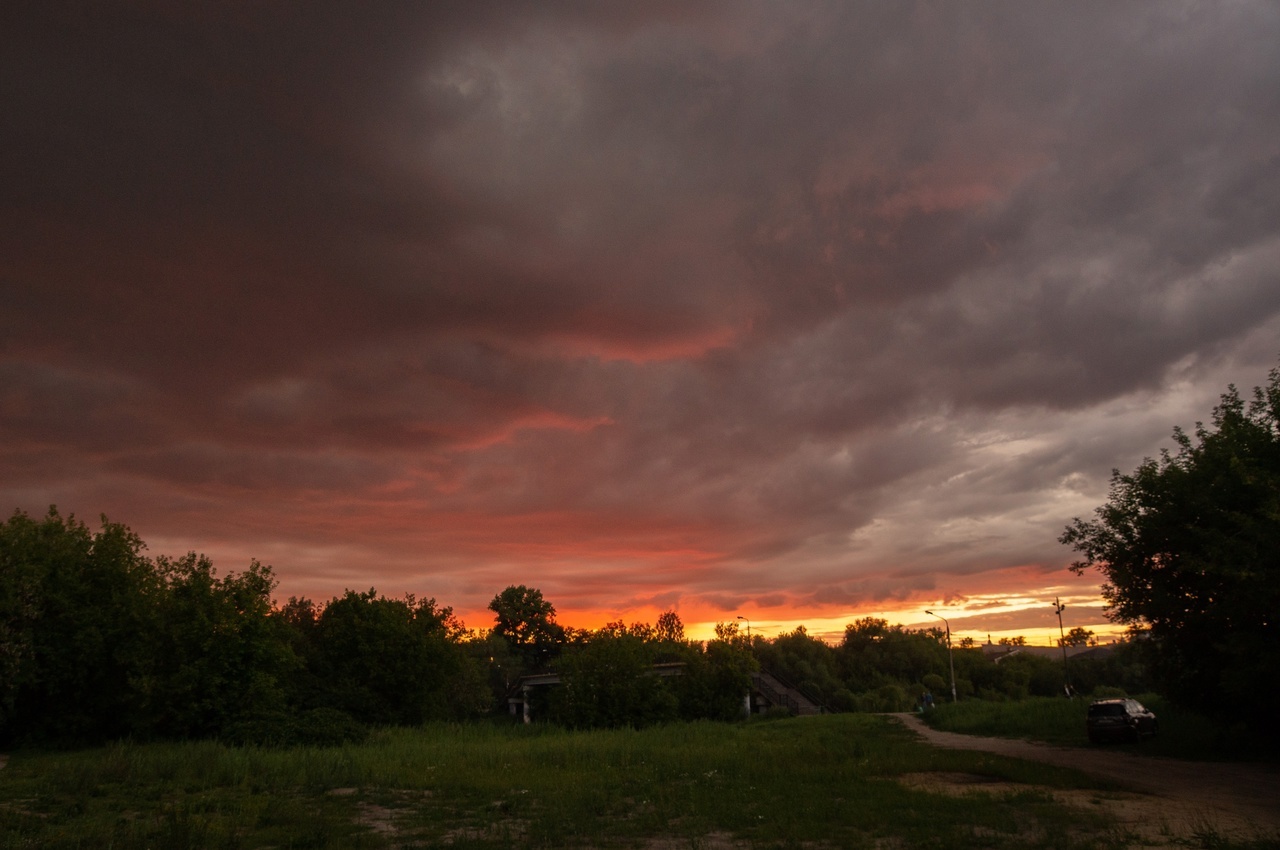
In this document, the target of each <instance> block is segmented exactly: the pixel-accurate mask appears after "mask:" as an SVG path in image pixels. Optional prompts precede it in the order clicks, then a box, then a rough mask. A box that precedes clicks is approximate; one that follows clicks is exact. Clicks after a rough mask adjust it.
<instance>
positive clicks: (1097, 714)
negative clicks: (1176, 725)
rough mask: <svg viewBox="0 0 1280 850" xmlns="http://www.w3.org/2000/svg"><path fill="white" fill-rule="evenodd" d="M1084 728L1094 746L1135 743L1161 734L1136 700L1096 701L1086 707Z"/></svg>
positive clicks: (1148, 714) (1151, 714) (1154, 721)
mask: <svg viewBox="0 0 1280 850" xmlns="http://www.w3.org/2000/svg"><path fill="white" fill-rule="evenodd" d="M1084 725H1085V731H1086V732H1088V733H1089V740H1090V741H1092V742H1093V743H1095V744H1100V743H1102V742H1103V741H1137V740H1141V739H1142V738H1146V737H1150V736H1152V735H1154V734H1156V733H1157V732H1159V731H1160V721H1158V720H1157V719H1156V716H1155V714H1153V713H1152V712H1151V711H1149V710H1148V709H1147V707H1146V706H1144V705H1143V704H1142V703H1140V702H1138V701H1137V700H1136V699H1096V700H1094V701H1093V702H1091V703H1090V704H1089V715H1088V717H1087V718H1086V719H1085V722H1084Z"/></svg>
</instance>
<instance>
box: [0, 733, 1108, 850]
mask: <svg viewBox="0 0 1280 850" xmlns="http://www.w3.org/2000/svg"><path fill="white" fill-rule="evenodd" d="M933 772H950V773H960V774H967V775H974V776H978V777H989V778H991V779H993V780H994V779H999V780H1007V781H1010V782H1013V783H1019V784H1021V783H1025V784H1026V786H1027V787H1026V790H1025V791H1021V792H1015V793H1012V794H1004V795H981V794H979V795H977V796H964V797H956V796H948V795H941V794H934V793H929V792H926V791H924V790H919V789H916V788H913V787H910V786H908V785H904V784H900V783H899V782H897V781H895V779H896V778H897V777H903V776H910V775H918V774H921V773H933ZM1033 784H1034V786H1035V787H1034V788H1033V787H1031V785H1033ZM1096 784H1097V783H1096V780H1089V779H1086V778H1084V777H1082V776H1080V775H1077V774H1074V773H1071V772H1069V771H1062V770H1056V769H1054V768H1049V767H1045V766H1042V765H1033V764H1029V763H1024V762H1018V761H1013V760H1008V759H1002V758H999V757H996V756H991V755H987V754H981V753H971V752H959V751H946V750H936V749H932V748H930V747H928V746H926V745H924V744H921V743H918V742H917V741H916V740H915V739H914V738H913V737H912V736H911V735H910V734H909V733H907V732H906V731H905V730H904V729H903V728H902V727H901V726H900V725H899V724H897V723H896V722H895V721H893V720H891V719H889V718H885V717H879V716H869V715H835V716H826V717H818V718H801V719H794V720H780V721H770V722H753V723H747V724H715V723H693V724H676V725H671V726H666V727H661V728H655V729H648V730H642V731H629V730H622V731H608V732H604V731H602V732H565V731H561V730H557V729H553V728H548V727H537V726H535V727H531V728H525V727H514V726H496V725H483V724H478V725H465V726H453V725H437V726H428V727H426V728H423V729H415V730H408V729H391V730H383V731H380V732H377V733H375V735H374V736H373V737H372V738H371V739H370V740H369V741H368V742H366V743H364V744H361V745H358V746H356V745H351V746H346V747H338V748H333V749H306V748H301V749H289V750H267V749H254V748H247V749H243V748H231V747H226V746H223V745H220V744H217V743H212V742H202V743H187V744H147V745H131V744H118V745H114V746H110V747H106V748H101V749H92V750H84V751H77V752H68V753H24V752H19V753H15V754H13V755H12V756H11V758H10V761H9V765H8V767H7V768H5V769H4V770H3V771H0V847H2V848H18V847H23V848H26V847H30V848H113V850H114V849H118V850H124V848H148V847H150V848H268V847H275V848H389V847H454V848H507V847H512V846H518V847H556V848H559V847H583V848H586V847H620V848H621V847H640V848H652V850H659V848H685V847H687V848H730V847H732V848H743V847H751V848H757V847H758V848H801V847H803V848H838V847H839V848H843V847H854V848H856V847H868V848H879V847H938V848H943V847H945V848H965V847H974V848H977V847H984V848H1005V847H1008V848H1022V847H1046V848H1049V847H1052V848H1092V847H1099V846H1124V844H1125V841H1124V836H1121V835H1118V834H1116V833H1115V830H1114V826H1113V824H1112V823H1111V822H1110V821H1109V820H1108V819H1107V817H1106V816H1105V815H1104V814H1103V813H1102V812H1101V811H1100V810H1099V811H1090V810H1087V809H1084V808H1076V807H1067V806H1064V805H1061V804H1059V803H1057V802H1055V801H1054V799H1053V797H1052V796H1051V794H1049V793H1048V791H1047V790H1046V789H1048V788H1096Z"/></svg>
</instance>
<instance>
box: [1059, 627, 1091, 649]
mask: <svg viewBox="0 0 1280 850" xmlns="http://www.w3.org/2000/svg"><path fill="white" fill-rule="evenodd" d="M1092 637H1093V632H1092V631H1091V630H1090V629H1086V628H1085V627H1084V626H1076V627H1075V628H1073V629H1072V630H1071V631H1069V632H1067V633H1066V635H1064V636H1063V637H1061V638H1059V639H1058V643H1059V644H1061V645H1062V646H1088V645H1089V641H1090V639H1091V638H1092Z"/></svg>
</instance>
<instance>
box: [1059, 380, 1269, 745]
mask: <svg viewBox="0 0 1280 850" xmlns="http://www.w3.org/2000/svg"><path fill="white" fill-rule="evenodd" d="M1173 438H1174V441H1175V442H1176V444H1177V449H1176V450H1174V451H1172V452H1170V451H1164V452H1162V453H1161V456H1160V459H1159V460H1152V459H1150V458H1148V459H1146V460H1144V461H1143V462H1142V463H1141V464H1140V465H1139V466H1138V468H1137V469H1136V470H1134V471H1133V472H1132V473H1129V474H1127V475H1124V474H1121V473H1120V472H1119V471H1118V470H1117V471H1115V472H1114V473H1113V474H1112V479H1111V492H1110V495H1109V498H1108V499H1107V502H1106V504H1104V505H1102V506H1101V507H1099V508H1098V509H1097V511H1096V512H1095V513H1096V517H1095V518H1094V519H1092V520H1089V521H1085V520H1081V519H1079V518H1077V519H1076V520H1075V521H1074V522H1072V523H1071V525H1069V526H1067V528H1066V531H1065V532H1064V533H1063V535H1062V537H1061V538H1060V539H1061V541H1062V542H1063V543H1065V544H1066V545H1068V546H1071V547H1072V548H1074V549H1075V550H1076V551H1077V552H1079V553H1080V554H1081V556H1082V557H1081V559H1080V560H1079V561H1077V562H1076V563H1075V564H1074V565H1073V569H1074V570H1075V571H1076V572H1077V573H1079V572H1083V571H1084V570H1086V569H1089V568H1096V569H1098V570H1099V571H1100V572H1101V573H1102V574H1103V576H1104V578H1105V583H1104V584H1103V587H1102V592H1103V596H1104V597H1105V598H1106V600H1107V603H1108V605H1109V614H1110V616H1111V618H1112V619H1113V620H1114V621H1116V622H1120V623H1128V624H1131V625H1136V626H1145V627H1147V628H1148V629H1149V634H1150V639H1149V640H1148V641H1147V646H1148V650H1149V653H1150V656H1151V660H1152V664H1153V672H1154V674H1155V676H1156V678H1157V680H1158V681H1159V682H1160V684H1161V685H1162V686H1163V687H1164V689H1165V690H1166V691H1167V693H1168V695H1169V696H1170V697H1171V698H1174V699H1177V700H1179V701H1181V702H1182V703H1183V704H1185V705H1189V706H1191V707H1194V708H1199V709H1201V710H1204V711H1206V712H1208V713H1213V714H1218V715H1223V714H1226V713H1229V714H1231V715H1234V716H1236V717H1242V718H1245V719H1246V720H1249V721H1252V722H1253V723H1255V724H1257V725H1258V726H1259V727H1263V726H1264V725H1265V724H1266V722H1267V717H1266V715H1269V714H1270V712H1271V706H1270V705H1267V704H1266V702H1265V701H1264V700H1260V699H1258V698H1257V697H1256V694H1258V693H1261V692H1268V693H1269V692H1271V691H1272V690H1274V688H1275V683H1276V682H1277V681H1280V628H1278V627H1277V624H1278V619H1277V618H1278V617H1280V370H1277V369H1273V370H1272V371H1271V373H1270V380H1269V381H1268V383H1267V385H1266V386H1265V387H1258V388H1255V389H1254V392H1253V398H1252V400H1251V401H1249V402H1248V403H1246V402H1245V401H1244V400H1243V399H1241V397H1240V395H1239V393H1238V392H1237V391H1236V388H1235V387H1234V386H1233V387H1229V388H1228V390H1227V392H1226V393H1225V394H1224V395H1223V396H1222V397H1221V402H1220V403H1219V404H1218V406H1217V407H1215V408H1214V411H1213V420H1212V424H1211V425H1210V426H1208V427H1206V426H1205V425H1203V424H1201V423H1197V424H1196V428H1195V433H1194V436H1193V435H1189V434H1186V433H1185V432H1183V431H1182V430H1181V429H1174V434H1173Z"/></svg>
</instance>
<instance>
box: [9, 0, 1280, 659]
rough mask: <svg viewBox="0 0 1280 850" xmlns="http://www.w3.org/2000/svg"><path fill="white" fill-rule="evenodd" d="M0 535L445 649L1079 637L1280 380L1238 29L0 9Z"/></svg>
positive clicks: (1111, 21) (906, 15)
mask: <svg viewBox="0 0 1280 850" xmlns="http://www.w3.org/2000/svg"><path fill="white" fill-rule="evenodd" d="M0 41H2V42H3V43H2V44H0V103H3V104H4V108H3V109H2V110H0V153H2V154H3V155H2V156H0V186H2V187H3V188H2V189H0V511H3V512H4V514H5V515H8V514H9V513H11V512H12V511H14V510H22V511H25V512H27V513H29V514H31V515H33V516H40V515H42V514H43V513H44V512H45V511H46V510H48V507H49V505H51V504H56V505H57V506H58V508H59V510H60V511H62V513H63V514H69V513H74V514H75V515H76V516H78V517H80V518H82V519H85V520H86V521H89V522H90V523H91V524H95V525H96V522H97V517H99V515H101V514H105V515H107V516H108V517H109V518H110V519H111V520H113V521H117V522H123V523H125V524H127V525H129V526H130V527H131V528H132V529H133V530H134V531H135V532H137V533H138V534H139V535H140V536H141V537H142V538H143V539H144V540H145V541H146V542H147V544H148V547H149V552H150V553H151V554H168V555H180V554H183V553H185V552H187V551H189V550H195V551H199V552H204V553H207V554H208V555H210V556H211V557H212V558H213V560H214V563H215V565H216V566H217V567H218V568H219V570H220V571H221V572H223V573H225V572H228V571H238V570H241V569H244V568H245V567H246V566H247V565H248V563H249V562H250V559H252V558H256V559H258V560H260V561H261V562H263V563H266V564H270V565H271V566H272V567H273V568H274V571H275V573H276V576H277V577H278V579H279V587H278V588H277V591H276V595H277V597H278V598H279V599H280V600H281V601H283V600H284V599H286V598H287V597H289V596H295V595H296V596H306V597H310V598H313V599H316V600H321V601H323V600H327V599H329V598H331V597H333V596H335V595H340V594H341V593H343V592H344V590H346V589H348V588H350V589H354V590H367V589H369V588H371V587H373V588H376V589H377V590H378V591H379V592H381V593H384V594H386V595H387V596H400V595H402V594H404V593H414V594H416V595H418V596H419V597H423V596H431V597H435V598H436V599H437V600H438V601H439V602H440V603H441V604H445V605H450V606H452V607H453V608H454V609H455V611H456V612H457V613H458V614H459V615H460V616H461V617H462V619H463V620H464V621H465V622H466V623H467V625H469V626H473V627H486V626H490V625H491V624H492V617H491V615H490V614H489V613H488V612H487V611H486V610H485V606H486V605H487V603H488V601H489V600H490V599H492V598H493V596H494V595H495V594H496V593H498V592H499V591H500V590H502V589H503V588H504V587H507V586H508V585H512V584H524V585H528V586H530V587H536V588H538V589H540V590H541V591H542V593H543V594H544V596H545V597H546V598H547V599H548V600H549V601H551V602H552V603H553V604H554V605H555V606H556V608H557V611H558V616H559V620H560V621H561V622H562V623H566V624H568V625H574V626H578V627H597V626H599V625H602V624H603V623H604V622H605V621H608V620H616V619H623V620H625V621H627V622H636V621H649V622H652V621H653V620H654V619H656V616H657V615H658V614H659V613H660V612H662V611H664V610H675V611H677V612H678V613H679V614H680V616H681V618H682V620H683V621H684V622H685V624H686V626H687V627H688V630H689V632H690V634H691V635H694V636H704V637H705V636H706V635H707V633H708V632H709V631H710V628H711V626H712V625H713V624H714V623H715V622H717V621H725V622H735V623H737V622H738V619H737V618H739V617H741V618H744V621H745V622H743V623H741V625H743V626H745V625H746V623H747V622H749V623H750V624H751V626H752V628H753V630H754V631H755V632H756V633H759V634H778V633H780V632H782V631H786V630H790V629H793V628H795V626H796V625H799V624H805V625H806V626H807V627H808V629H809V631H810V633H813V634H821V635H828V636H832V637H835V638H838V637H839V634H840V633H841V632H842V630H843V626H844V624H846V623H849V622H852V621H853V620H855V619H857V618H859V617H864V616H880V617H885V618H886V619H888V620H889V621H890V622H893V623H902V624H904V625H906V626H908V627H910V628H928V627H932V626H937V625H939V622H938V620H937V619H935V618H934V616H933V615H929V614H926V613H925V612H926V611H932V612H934V615H937V616H938V617H943V618H945V619H946V620H947V622H948V623H949V625H950V627H951V629H952V631H953V633H954V634H955V635H956V636H957V637H959V636H971V637H974V638H975V639H979V640H986V639H987V636H988V635H990V636H992V638H993V639H998V638H999V637H1000V636H1012V635H1017V634H1021V635H1026V636H1028V637H1029V639H1033V641H1034V642H1045V641H1047V640H1048V639H1049V637H1050V636H1052V637H1056V635H1057V631H1058V621H1057V618H1056V617H1055V615H1054V611H1053V602H1054V599H1055V598H1059V599H1061V601H1062V602H1063V603H1065V604H1066V605H1067V607H1066V609H1065V610H1064V612H1063V624H1064V626H1065V628H1067V629H1070V628H1072V627H1074V626H1081V627H1085V628H1089V629H1093V630H1095V631H1096V632H1097V633H1098V634H1100V635H1102V634H1109V633H1113V632H1116V631H1119V630H1120V627H1118V626H1115V625H1112V624H1109V623H1108V622H1107V620H1106V618H1105V616H1104V614H1103V610H1102V609H1103V603H1102V600H1101V598H1100V596H1099V587H1100V584H1101V581H1102V577H1101V576H1100V575H1099V574H1098V573H1096V572H1086V573H1085V574H1083V575H1076V574H1074V573H1072V572H1071V571H1070V570H1069V569H1068V567H1069V565H1070V563H1071V562H1072V561H1073V559H1074V553H1073V552H1071V551H1070V550H1069V549H1067V548H1066V547H1064V546H1063V545H1062V544H1060V543H1059V542H1058V537H1059V535H1060V534H1061V533H1062V531H1063V529H1064V527H1065V526H1066V525H1067V524H1068V523H1069V522H1070V521H1071V520H1072V518H1073V517H1076V516H1081V517H1089V516H1091V515H1092V512H1093V510H1094V508H1096V507H1097V506H1098V505H1100V504H1102V503H1103V501H1105V499H1106V497H1107V492H1108V483H1109V478H1110V475H1111V471H1112V470H1113V469H1116V468H1119V469H1121V470H1123V471H1128V470H1131V469H1133V468H1134V467H1135V466H1136V465H1137V464H1138V463H1139V462H1140V461H1141V460H1142V459H1143V457H1145V456H1155V455H1156V454H1157V453H1158V452H1159V451H1160V449H1161V448H1165V447H1169V446H1171V445H1172V442H1171V441H1170V439H1169V437H1170V434H1171V432H1172V429H1173V427H1174V426H1176V425H1181V426H1184V427H1188V428H1189V427H1192V426H1193V425H1194V423H1195V422H1196V421H1197V420H1207V419H1208V418H1209V415H1210V412H1211V410H1212V407H1213V405H1214V404H1215V403H1216V401H1217V399H1218V396H1219V394H1220V393H1221V392H1222V391H1223V390H1225V388H1226V387H1227V385H1228V384H1230V383H1235V384H1237V385H1239V386H1240V387H1241V388H1242V389H1244V390H1248V389H1249V388H1251V387H1253V386H1255V385H1259V384H1262V383H1264V382H1265V380H1266V375H1267V372H1268V370H1269V369H1270V368H1272V367H1274V366H1275V365H1276V363H1277V358H1278V356H1280V50H1277V49H1276V45H1277V44H1280V5H1277V4H1275V3H1271V2H1248V0H1239V2H1230V3H1206V4H1201V3H1196V2H1176V0H1170V2H1161V3H1151V2H1123V0H1106V2H1080V3H1058V2H1034V0H1032V2H1027V0H1017V2H1012V0H1010V2H998V1H997V2H986V3H967V2H921V3H911V2H889V3H886V2H880V0H876V2H823V1H822V0H734V1H733V2H688V0H653V2H607V0H548V1H547V2H541V3H537V4H533V3H528V2H523V0H520V2H515V0H512V2H478V0H465V2H463V0H457V1H456V2H448V1H447V0H445V2H432V3H421V2H388V3H377V4H363V3H353V2H333V0H328V1H327V2H325V1H323V0H307V2H302V0H296V2H290V1H289V0H280V2H272V3H246V2H208V3H201V4H188V3H180V4H177V3H169V2H164V0H154V2H148V0H137V2H128V3H124V2H111V0H102V2H95V3H64V2H55V0H39V2H26V0H12V2H6V3H5V4H4V8H3V11H0Z"/></svg>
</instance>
